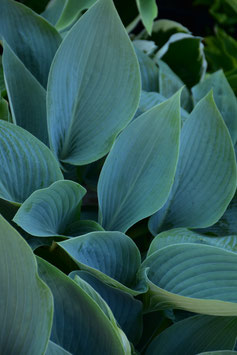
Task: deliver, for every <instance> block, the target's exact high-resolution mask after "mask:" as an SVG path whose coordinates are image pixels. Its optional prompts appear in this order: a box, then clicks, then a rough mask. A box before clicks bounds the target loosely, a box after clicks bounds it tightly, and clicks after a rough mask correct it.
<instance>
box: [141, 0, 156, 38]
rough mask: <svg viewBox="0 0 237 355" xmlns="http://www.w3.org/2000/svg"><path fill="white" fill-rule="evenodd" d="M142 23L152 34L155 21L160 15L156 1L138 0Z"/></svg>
mask: <svg viewBox="0 0 237 355" xmlns="http://www.w3.org/2000/svg"><path fill="white" fill-rule="evenodd" d="M136 1H137V7H138V10H139V12H140V15H141V19H142V22H143V24H144V26H145V27H146V30H147V32H148V33H149V34H151V32H152V25H153V20H154V19H155V18H156V17H157V15H158V8H157V4H156V0H136Z"/></svg>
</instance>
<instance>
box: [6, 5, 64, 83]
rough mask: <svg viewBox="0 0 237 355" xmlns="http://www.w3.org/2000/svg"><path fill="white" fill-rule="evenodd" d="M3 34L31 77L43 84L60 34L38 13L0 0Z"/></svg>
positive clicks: (45, 81)
mask: <svg viewBox="0 0 237 355" xmlns="http://www.w3.org/2000/svg"><path fill="white" fill-rule="evenodd" d="M1 36H2V37H3V38H4V39H5V40H6V41H7V43H8V44H9V46H10V47H11V49H12V50H13V52H15V54H16V55H17V56H18V57H19V59H20V60H21V61H22V63H23V64H24V65H25V66H26V68H27V69H28V70H29V71H30V72H31V73H32V74H33V75H34V76H35V78H36V79H37V80H38V81H39V82H40V83H41V84H42V85H43V86H44V87H46V85H47V81H48V73H49V68H50V65H51V62H52V59H53V57H54V55H55V52H56V50H57V48H58V46H59V45H60V43H61V36H60V35H59V33H58V32H57V31H56V29H55V28H54V27H53V26H51V25H50V24H49V23H48V22H47V21H46V20H44V19H43V18H42V17H41V16H39V15H37V14H36V13H35V12H34V11H32V10H31V9H30V8H28V7H26V6H24V5H23V4H20V3H19V2H16V1H13V0H1V1H0V37H1Z"/></svg>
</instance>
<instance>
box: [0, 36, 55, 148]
mask: <svg viewBox="0 0 237 355" xmlns="http://www.w3.org/2000/svg"><path fill="white" fill-rule="evenodd" d="M3 68H4V76H5V82H6V87H7V95H8V99H9V101H10V105H11V113H12V116H13V121H14V123H16V124H17V125H18V126H21V127H22V128H24V129H26V130H27V131H29V132H30V133H31V134H33V135H34V136H35V137H37V138H38V139H40V140H41V141H42V142H43V143H45V144H46V145H48V129H47V120H46V91H45V89H44V88H43V87H42V86H41V85H40V83H39V82H38V81H37V80H36V79H35V77H34V76H33V75H32V74H31V72H30V71H29V70H28V69H27V68H26V67H25V65H24V64H23V63H22V62H21V60H20V59H19V58H18V57H17V56H16V54H15V53H14V52H13V51H12V50H11V48H10V47H9V46H8V44H7V42H6V41H4V52H3ZM20 87H22V88H23V89H22V90H19V88H20Z"/></svg>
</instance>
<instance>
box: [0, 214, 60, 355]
mask: <svg viewBox="0 0 237 355" xmlns="http://www.w3.org/2000/svg"><path fill="white" fill-rule="evenodd" d="M0 285H1V298H0V321H1V328H2V329H1V333H0V349H1V353H2V354H9V355H15V354H19V355H25V354H43V353H44V351H45V350H46V347H47V343H48V339H49V336H50V331H51V326H52V318H53V298H52V294H51V292H50V290H49V288H48V287H47V286H46V285H45V283H44V282H42V280H41V279H40V278H39V275H38V273H37V264H36V261H35V257H34V254H33V252H32V251H31V249H30V247H29V246H28V245H27V243H26V242H25V241H24V239H23V238H22V237H21V236H20V235H19V234H18V233H17V231H16V230H14V228H12V227H11V226H10V225H9V224H8V223H7V222H6V221H5V220H4V218H3V217H1V216H0Z"/></svg>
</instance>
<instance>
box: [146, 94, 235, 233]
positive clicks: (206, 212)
mask: <svg viewBox="0 0 237 355" xmlns="http://www.w3.org/2000/svg"><path fill="white" fill-rule="evenodd" d="M235 189H236V163H235V154H234V150H233V145H232V142H231V139H230V135H229V132H228V130H227V128H226V125H225V123H224V121H223V119H222V117H221V115H220V113H219V111H218V109H217V107H216V105H215V102H214V99H213V96H212V93H209V94H208V95H207V96H205V97H204V98H203V99H202V100H201V101H200V102H199V103H198V104H197V105H196V107H195V109H194V110H193V111H192V113H191V114H190V117H189V119H188V120H186V121H185V123H184V125H183V128H182V132H181V144H180V155H179V163H178V167H177V172H176V176H175V181H174V185H173V188H172V191H171V194H170V196H169V199H168V201H167V203H166V204H165V206H164V207H163V208H162V210H160V211H158V212H157V213H156V214H155V215H153V216H152V217H151V219H150V221H149V228H150V230H151V232H152V233H153V234H154V235H156V234H157V233H158V231H159V230H160V229H163V230H164V229H169V228H173V227H189V228H204V227H207V226H210V225H212V224H213V223H215V222H216V221H218V219H219V218H220V217H221V216H222V214H223V213H224V212H225V210H226V208H227V206H228V204H229V203H230V201H231V199H232V197H233V195H234V193H235Z"/></svg>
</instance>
